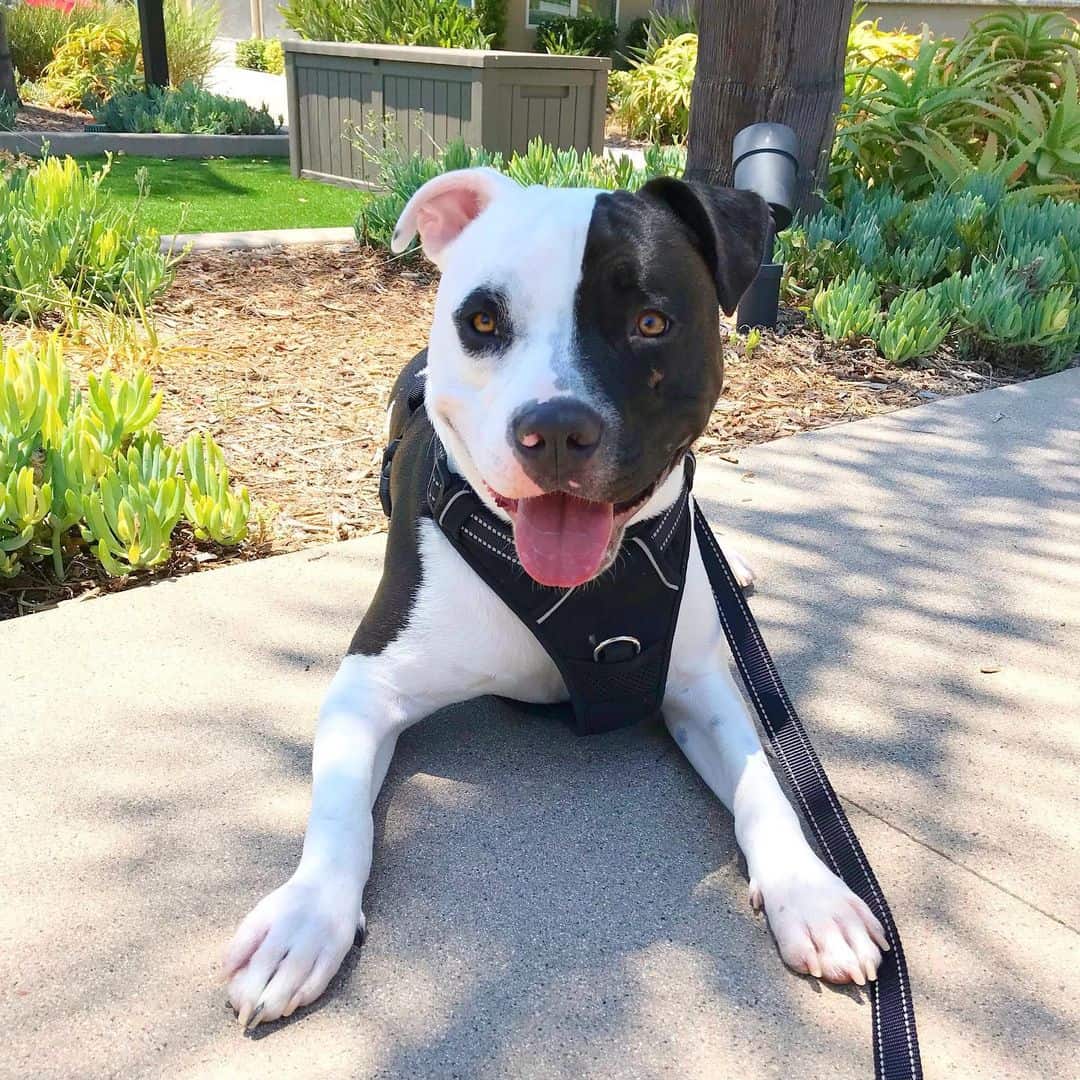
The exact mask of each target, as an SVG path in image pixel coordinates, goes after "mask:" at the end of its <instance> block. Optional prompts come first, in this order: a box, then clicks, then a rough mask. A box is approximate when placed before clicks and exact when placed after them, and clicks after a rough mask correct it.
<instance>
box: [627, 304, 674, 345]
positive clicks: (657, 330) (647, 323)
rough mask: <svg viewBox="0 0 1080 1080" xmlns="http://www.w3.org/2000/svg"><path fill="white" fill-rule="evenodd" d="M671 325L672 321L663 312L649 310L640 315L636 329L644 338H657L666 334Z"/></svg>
mask: <svg viewBox="0 0 1080 1080" xmlns="http://www.w3.org/2000/svg"><path fill="white" fill-rule="evenodd" d="M670 325H671V321H670V320H669V319H668V317H667V316H666V315H665V314H664V313H663V312H662V311H656V310H654V309H652V308H649V309H647V310H646V311H643V312H641V314H640V315H638V317H637V322H636V324H635V328H636V330H637V332H638V333H639V334H640V335H641V336H642V337H647V338H655V337H660V336H661V335H663V334H666V333H667V331H668V327H669V326H670Z"/></svg>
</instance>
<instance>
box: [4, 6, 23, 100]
mask: <svg viewBox="0 0 1080 1080" xmlns="http://www.w3.org/2000/svg"><path fill="white" fill-rule="evenodd" d="M0 97H6V98H10V99H11V100H12V101H18V100H19V87H18V84H17V83H16V82H15V64H14V63H13V62H12V59H11V46H10V45H9V44H8V33H7V14H6V13H5V11H4V9H3V8H0Z"/></svg>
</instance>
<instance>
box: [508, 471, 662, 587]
mask: <svg viewBox="0 0 1080 1080" xmlns="http://www.w3.org/2000/svg"><path fill="white" fill-rule="evenodd" d="M658 483H659V478H658V479H657V480H656V481H654V482H653V483H651V484H650V485H649V486H648V487H647V488H646V489H645V490H644V491H642V492H640V493H639V494H638V495H636V496H635V497H634V498H633V499H628V500H626V501H625V502H619V503H610V502H593V501H592V500H589V499H579V498H578V497H577V496H576V495H571V494H569V493H568V492H565V491H549V492H546V493H545V494H543V495H534V496H532V497H531V498H528V499H507V498H504V497H503V496H501V495H500V494H499V493H498V492H497V491H494V490H492V491H491V494H492V496H493V497H494V499H495V502H496V503H497V504H498V505H499V506H500V507H502V508H503V509H504V510H505V511H506V512H507V513H508V514H509V515H510V518H511V520H512V521H513V523H514V546H515V547H516V548H517V553H518V558H519V559H520V560H521V565H522V566H524V567H525V571H526V573H527V574H528V575H529V577H531V578H532V579H533V580H534V581H537V582H539V583H540V584H541V585H550V586H554V587H557V588H564V589H565V588H572V587H573V586H575V585H581V584H583V583H584V582H586V581H589V580H591V579H592V578H594V577H596V575H597V574H598V573H600V571H601V570H602V569H603V568H604V566H605V565H606V564H607V563H608V562H609V561H610V559H611V556H612V555H613V554H614V552H613V550H612V549H613V547H614V545H615V544H616V542H617V540H618V538H619V536H620V535H621V532H622V527H623V526H624V525H625V524H626V522H627V521H629V520H630V518H631V517H632V516H633V514H634V513H635V512H636V511H637V510H639V509H640V508H641V506H642V505H644V503H645V501H646V499H648V498H649V496H650V495H651V494H652V493H653V492H654V491H655V490H656V486H657V484H658ZM489 490H491V489H490V488H489Z"/></svg>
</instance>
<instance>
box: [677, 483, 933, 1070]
mask: <svg viewBox="0 0 1080 1080" xmlns="http://www.w3.org/2000/svg"><path fill="white" fill-rule="evenodd" d="M694 531H695V532H696V533H697V538H698V547H699V548H700V550H701V558H702V561H703V562H704V563H705V572H706V574H707V575H708V578H709V585H710V586H711V588H712V593H713V598H714V599H715V600H716V609H717V611H718V612H719V613H720V622H721V623H722V624H723V627H724V635H725V636H726V637H727V641H728V645H729V646H730V648H731V653H732V655H733V656H734V657H735V663H736V664H737V665H738V668H739V673H740V674H741V675H742V678H743V681H744V682H745V684H746V687H747V690H748V691H749V693H750V697H751V698H752V699H753V702H754V708H755V709H756V711H757V714H758V716H759V717H760V718H761V723H762V726H763V727H764V728H765V731H766V733H767V734H768V736H769V741H770V742H771V743H772V747H773V750H774V751H775V753H776V758H777V760H778V761H779V762H780V766H781V768H782V769H783V770H784V775H785V776H786V777H787V779H788V782H789V783H790V785H791V787H792V789H793V790H794V792H795V795H796V797H797V798H798V800H799V804H800V806H801V807H802V812H803V817H805V818H806V820H807V821H808V822H809V823H810V827H811V828H812V829H813V830H814V835H815V836H816V837H817V839H818V843H819V844H820V845H821V848H822V851H823V852H824V854H825V857H826V858H827V859H828V861H829V863H830V864H831V866H832V869H833V870H834V872H835V873H836V874H837V875H838V876H839V877H840V878H842V879H843V881H844V883H845V884H846V885H847V886H848V888H849V889H851V891H852V892H854V893H855V895H856V896H858V897H859V898H860V899H861V900H863V901H864V902H865V903H866V904H867V905H868V906H869V908H870V910H871V911H872V912H873V913H874V914H875V915H876V916H877V917H878V921H879V922H880V923H881V925H882V926H883V927H884V929H885V937H886V939H887V940H888V942H889V945H890V946H891V948H890V950H889V952H887V953H884V954H883V956H882V961H881V967H880V968H879V969H878V973H877V980H876V981H875V982H873V983H872V984H871V987H870V1005H871V1018H872V1021H873V1029H874V1075H875V1077H876V1078H877V1080H921V1077H922V1063H921V1062H920V1059H919V1037H918V1033H917V1031H916V1029H915V1008H914V1005H913V1003H912V1000H911V983H910V981H909V979H908V970H907V963H906V961H905V960H904V948H903V945H901V943H900V934H899V932H898V931H897V929H896V923H895V922H894V921H893V917H892V912H891V911H890V910H889V905H888V904H887V903H886V902H885V896H884V894H883V893H882V891H881V886H880V885H879V884H878V881H877V878H876V877H874V871H873V870H871V869H870V862H869V860H868V859H867V858H866V854H865V853H864V852H863V849H862V847H861V846H860V844H859V840H858V837H856V835H855V830H854V829H853V828H852V827H851V823H850V822H849V821H848V819H847V817H846V815H845V814H844V810H843V808H842V807H841V805H840V798H839V796H838V795H837V794H836V792H835V791H834V790H833V786H832V784H830V783H829V778H828V777H827V776H826V775H825V770H824V769H823V768H822V767H821V762H820V761H819V760H818V756H817V754H816V753H815V752H814V748H813V746H812V745H811V744H810V739H809V737H808V736H807V734H806V729H805V728H804V727H803V726H802V721H801V720H800V719H799V717H798V716H797V715H796V713H795V709H794V707H793V706H792V704H791V701H790V700H789V698H788V696H787V693H786V691H785V690H784V686H783V684H782V683H781V682H780V676H779V674H778V673H777V670H776V665H775V664H774V663H773V660H772V657H771V656H770V655H769V650H768V649H767V648H766V647H765V642H764V640H763V639H762V637H761V631H760V630H759V629H758V626H757V623H756V622H754V617H753V615H751V614H750V608H749V607H748V606H747V603H746V599H745V597H744V596H743V593H742V590H741V589H740V588H739V586H738V584H737V583H736V581H735V576H734V575H733V574H732V572H731V567H730V566H729V565H728V562H727V559H725V558H724V553H723V552H722V551H721V550H720V545H719V544H718V543H717V542H716V537H715V536H713V533H712V529H710V528H709V523H708V522H707V521H706V520H705V515H704V514H703V513H702V512H701V508H700V507H699V506H697V504H696V503H695V504H694Z"/></svg>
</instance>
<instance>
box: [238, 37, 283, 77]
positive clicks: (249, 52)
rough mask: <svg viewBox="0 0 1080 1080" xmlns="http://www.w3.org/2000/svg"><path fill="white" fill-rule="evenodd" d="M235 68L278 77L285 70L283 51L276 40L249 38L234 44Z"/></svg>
mask: <svg viewBox="0 0 1080 1080" xmlns="http://www.w3.org/2000/svg"><path fill="white" fill-rule="evenodd" d="M236 66H237V67H242V68H248V69H250V70H251V71H269V72H270V74H271V75H280V74H281V73H282V72H283V71H284V70H285V50H284V49H283V48H282V47H281V42H280V41H278V39H277V38H250V39H249V40H247V41H238V42H237V43H236Z"/></svg>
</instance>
